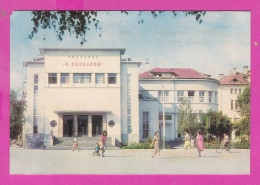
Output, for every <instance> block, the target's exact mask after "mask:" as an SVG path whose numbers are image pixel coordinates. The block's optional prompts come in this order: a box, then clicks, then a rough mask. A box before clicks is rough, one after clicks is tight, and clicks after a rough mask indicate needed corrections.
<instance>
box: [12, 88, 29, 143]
mask: <svg viewBox="0 0 260 185" xmlns="http://www.w3.org/2000/svg"><path fill="white" fill-rule="evenodd" d="M25 110H26V104H25V101H23V100H19V99H18V96H17V92H16V91H14V90H11V93H10V138H11V139H16V138H17V137H18V135H19V134H21V133H22V129H23V124H24V123H25V121H26V119H25V116H24V112H25Z"/></svg>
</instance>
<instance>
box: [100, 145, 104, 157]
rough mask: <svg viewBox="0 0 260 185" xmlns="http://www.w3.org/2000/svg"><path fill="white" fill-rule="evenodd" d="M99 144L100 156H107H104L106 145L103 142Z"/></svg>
mask: <svg viewBox="0 0 260 185" xmlns="http://www.w3.org/2000/svg"><path fill="white" fill-rule="evenodd" d="M99 146H100V151H101V152H100V157H105V156H104V153H105V148H104V145H103V143H102V142H100V143H99Z"/></svg>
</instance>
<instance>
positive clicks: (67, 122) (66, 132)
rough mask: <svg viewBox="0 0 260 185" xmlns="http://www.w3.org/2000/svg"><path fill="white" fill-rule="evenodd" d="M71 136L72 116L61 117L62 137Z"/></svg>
mask: <svg viewBox="0 0 260 185" xmlns="http://www.w3.org/2000/svg"><path fill="white" fill-rule="evenodd" d="M72 136H73V116H68V115H64V116H63V137H72Z"/></svg>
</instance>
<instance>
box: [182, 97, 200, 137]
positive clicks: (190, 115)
mask: <svg viewBox="0 0 260 185" xmlns="http://www.w3.org/2000/svg"><path fill="white" fill-rule="evenodd" d="M202 129H203V125H202V124H201V123H199V119H198V115H197V114H196V113H195V112H194V111H193V110H192V108H191V104H190V103H189V101H188V100H187V99H186V98H184V100H183V102H182V103H181V104H180V106H179V108H178V133H179V134H184V131H185V130H187V131H188V132H189V133H190V134H191V135H193V136H196V132H197V131H198V130H202Z"/></svg>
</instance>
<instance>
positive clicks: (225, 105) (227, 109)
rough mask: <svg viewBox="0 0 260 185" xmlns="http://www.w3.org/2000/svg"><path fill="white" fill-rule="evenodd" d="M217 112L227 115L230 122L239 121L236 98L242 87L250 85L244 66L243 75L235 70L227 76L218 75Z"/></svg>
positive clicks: (248, 75)
mask: <svg viewBox="0 0 260 185" xmlns="http://www.w3.org/2000/svg"><path fill="white" fill-rule="evenodd" d="M219 78H220V79H219V86H218V91H219V98H218V99H219V102H218V103H219V111H222V112H223V114H225V115H227V116H228V117H229V118H230V119H231V121H232V122H234V121H237V120H239V119H240V115H239V114H238V112H237V111H238V107H237V96H238V95H239V94H240V93H242V92H243V89H244V87H246V86H247V85H249V84H250V79H251V75H250V70H248V67H247V66H245V67H244V69H243V73H240V72H237V71H236V68H234V69H233V70H230V73H229V75H227V76H224V74H220V75H219Z"/></svg>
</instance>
